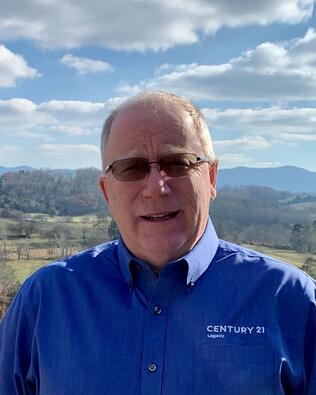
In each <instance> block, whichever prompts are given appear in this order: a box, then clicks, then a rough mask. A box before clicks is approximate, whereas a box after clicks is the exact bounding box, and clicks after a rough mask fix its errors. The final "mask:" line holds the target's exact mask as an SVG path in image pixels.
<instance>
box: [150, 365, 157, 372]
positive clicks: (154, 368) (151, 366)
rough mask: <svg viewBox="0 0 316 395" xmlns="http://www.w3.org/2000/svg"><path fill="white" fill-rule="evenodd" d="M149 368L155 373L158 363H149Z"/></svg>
mask: <svg viewBox="0 0 316 395" xmlns="http://www.w3.org/2000/svg"><path fill="white" fill-rule="evenodd" d="M148 370H149V371H150V373H154V372H155V371H156V370H157V365H156V364H155V363H150V364H149V365H148Z"/></svg>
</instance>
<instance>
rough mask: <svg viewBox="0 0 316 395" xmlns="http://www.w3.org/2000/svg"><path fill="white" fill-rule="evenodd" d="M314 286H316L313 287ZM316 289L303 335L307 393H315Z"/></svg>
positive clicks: (309, 394)
mask: <svg viewBox="0 0 316 395" xmlns="http://www.w3.org/2000/svg"><path fill="white" fill-rule="evenodd" d="M315 288H316V287H315ZM315 299H316V290H315V298H314V300H313V301H312V302H311V307H310V310H309V314H308V317H307V322H306V335H305V361H304V362H305V376H306V384H307V391H306V394H307V395H315V394H316V303H315Z"/></svg>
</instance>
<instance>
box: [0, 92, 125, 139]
mask: <svg viewBox="0 0 316 395" xmlns="http://www.w3.org/2000/svg"><path fill="white" fill-rule="evenodd" d="M120 100H121V99H120V98H119V99H117V98H112V99H109V100H107V101H106V102H104V103H93V102H87V101H58V100H51V101H49V102H43V103H40V104H35V103H33V102H32V101H30V100H27V99H19V98H16V99H11V100H0V135H3V136H8V135H10V136H14V135H23V134H24V136H25V133H29V137H31V138H35V136H36V135H38V136H39V135H40V134H43V139H46V140H47V139H48V138H49V137H48V135H49V136H51V138H61V137H62V135H67V136H68V137H69V136H79V135H91V134H98V133H100V132H101V129H102V126H103V122H104V119H105V118H106V116H107V115H108V114H109V112H110V111H111V110H112V109H113V107H114V106H115V105H116V104H118V103H119V102H120ZM44 135H46V137H45V136H44Z"/></svg>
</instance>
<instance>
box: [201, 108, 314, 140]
mask: <svg viewBox="0 0 316 395" xmlns="http://www.w3.org/2000/svg"><path fill="white" fill-rule="evenodd" d="M203 114H204V116H205V118H206V119H207V122H208V124H209V127H210V129H211V130H213V129H214V130H216V131H218V133H221V132H222V131H224V130H225V131H230V132H234V133H238V134H240V133H241V134H252V135H262V134H264V135H265V136H269V137H271V136H274V137H276V136H280V135H281V134H287V135H289V134H292V135H308V134H313V133H315V132H316V126H315V125H316V108H306V107H301V108H296V107H293V108H282V107H277V106H274V107H266V108H257V109H249V108H247V109H239V108H237V109H236V108H235V109H230V108H228V109H225V110H216V109H209V108H205V109H203Z"/></svg>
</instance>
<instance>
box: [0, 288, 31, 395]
mask: <svg viewBox="0 0 316 395" xmlns="http://www.w3.org/2000/svg"><path fill="white" fill-rule="evenodd" d="M26 288H27V286H26ZM31 301H32V299H31V298H30V295H28V296H27V297H26V296H25V289H23V287H22V290H20V291H19V292H18V293H17V295H16V296H15V298H14V300H13V302H12V304H11V306H10V307H9V309H8V310H7V312H6V314H5V316H4V318H3V320H2V321H1V323H0V393H1V395H22V394H23V395H36V394H37V388H38V386H37V382H36V381H37V380H36V375H35V370H36V365H37V363H36V358H37V356H36V352H34V349H35V347H36V342H35V340H34V329H35V322H36V319H35V316H34V313H33V311H32V308H31V306H30V305H31Z"/></svg>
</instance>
